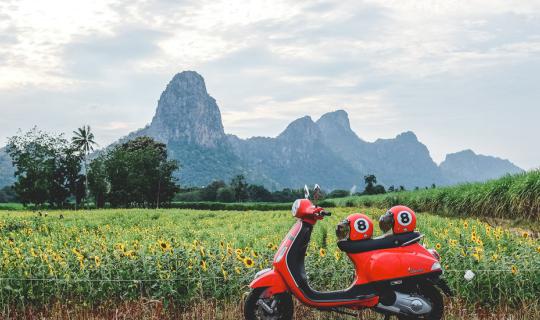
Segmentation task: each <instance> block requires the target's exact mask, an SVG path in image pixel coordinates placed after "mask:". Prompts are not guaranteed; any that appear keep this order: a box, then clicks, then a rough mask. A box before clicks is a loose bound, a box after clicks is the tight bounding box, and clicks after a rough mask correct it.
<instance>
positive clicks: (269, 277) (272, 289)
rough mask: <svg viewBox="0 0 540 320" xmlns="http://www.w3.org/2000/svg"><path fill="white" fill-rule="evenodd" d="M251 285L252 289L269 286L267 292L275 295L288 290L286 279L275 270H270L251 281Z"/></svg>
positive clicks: (269, 294)
mask: <svg viewBox="0 0 540 320" xmlns="http://www.w3.org/2000/svg"><path fill="white" fill-rule="evenodd" d="M249 287H250V288H252V289H255V288H262V287H268V292H267V293H266V294H268V296H273V295H275V294H278V293H282V292H285V291H287V290H288V288H287V285H286V284H285V281H284V280H283V278H282V277H281V275H280V274H279V273H277V272H276V271H275V270H268V271H266V272H264V273H262V274H261V275H259V276H258V277H256V278H255V279H254V280H253V281H251V283H250V284H249Z"/></svg>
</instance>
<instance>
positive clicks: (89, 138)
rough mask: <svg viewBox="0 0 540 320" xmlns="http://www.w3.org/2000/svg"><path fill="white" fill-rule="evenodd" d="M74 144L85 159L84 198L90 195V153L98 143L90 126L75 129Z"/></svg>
mask: <svg viewBox="0 0 540 320" xmlns="http://www.w3.org/2000/svg"><path fill="white" fill-rule="evenodd" d="M71 143H72V144H73V146H74V147H75V148H76V149H77V150H78V151H79V152H80V153H81V155H82V156H83V161H84V187H85V188H84V190H85V192H84V195H85V197H84V199H85V201H86V198H87V196H88V155H89V154H90V152H92V151H94V146H95V145H97V143H96V142H95V141H94V134H93V133H92V131H91V129H90V126H88V125H86V126H82V127H80V128H78V129H77V130H76V131H73V137H72V138H71Z"/></svg>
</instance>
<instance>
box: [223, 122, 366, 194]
mask: <svg viewBox="0 0 540 320" xmlns="http://www.w3.org/2000/svg"><path fill="white" fill-rule="evenodd" d="M321 135H322V133H321V130H320V128H319V126H318V125H317V124H316V123H315V122H313V120H312V119H311V118H310V117H308V116H306V117H303V118H300V119H297V120H295V121H293V122H292V123H291V124H289V126H287V128H286V129H285V131H283V132H282V133H281V134H280V135H278V136H277V137H276V138H260V137H256V138H250V139H246V140H242V139H239V138H237V137H235V136H230V137H229V141H230V143H231V145H232V146H233V150H234V152H235V154H236V155H237V156H238V157H239V158H240V159H241V160H242V163H243V164H244V166H246V167H247V168H251V169H252V170H254V171H255V172H258V173H260V174H262V175H263V177H264V178H265V179H263V181H261V182H263V183H264V184H266V185H267V186H269V187H271V188H272V189H282V188H284V187H301V186H302V185H304V184H305V183H307V184H314V183H319V184H321V185H323V186H325V187H326V188H331V189H333V188H338V187H343V186H348V187H349V188H350V186H352V185H353V184H354V183H356V182H357V181H358V177H360V176H361V173H360V172H359V171H358V170H355V169H354V168H353V166H352V165H351V164H349V163H348V162H347V161H345V160H344V159H342V158H341V157H340V156H339V155H338V154H336V153H334V151H332V150H331V149H330V148H328V147H327V146H326V145H325V144H323V143H321V141H320V137H321ZM329 173H330V174H329ZM264 180H267V181H264Z"/></svg>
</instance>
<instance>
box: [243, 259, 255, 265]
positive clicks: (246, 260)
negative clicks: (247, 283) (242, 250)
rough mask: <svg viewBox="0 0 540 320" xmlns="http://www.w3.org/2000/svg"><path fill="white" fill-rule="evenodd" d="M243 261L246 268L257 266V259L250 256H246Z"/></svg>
mask: <svg viewBox="0 0 540 320" xmlns="http://www.w3.org/2000/svg"><path fill="white" fill-rule="evenodd" d="M243 261H244V265H245V266H246V268H253V267H254V266H255V261H253V259H251V258H250V257H245V258H244V260H243Z"/></svg>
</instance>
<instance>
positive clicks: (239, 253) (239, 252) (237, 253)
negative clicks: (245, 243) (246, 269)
mask: <svg viewBox="0 0 540 320" xmlns="http://www.w3.org/2000/svg"><path fill="white" fill-rule="evenodd" d="M234 252H236V255H237V256H240V255H242V253H244V251H243V250H242V249H240V248H238V249H236V250H234Z"/></svg>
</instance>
